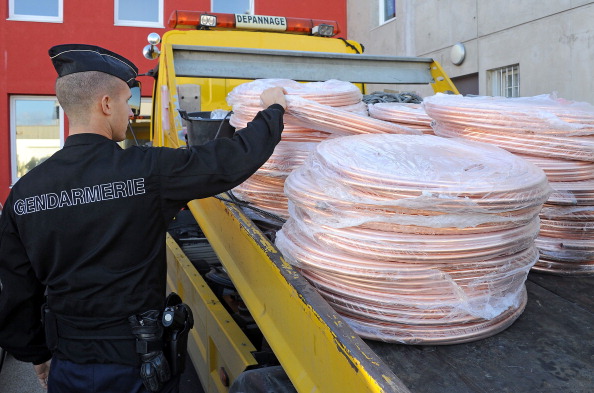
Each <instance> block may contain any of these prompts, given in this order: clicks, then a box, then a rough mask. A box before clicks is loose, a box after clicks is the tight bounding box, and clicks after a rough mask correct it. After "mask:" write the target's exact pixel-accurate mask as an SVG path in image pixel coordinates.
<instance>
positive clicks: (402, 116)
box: [368, 102, 434, 134]
mask: <svg viewBox="0 0 594 393" xmlns="http://www.w3.org/2000/svg"><path fill="white" fill-rule="evenodd" d="M368 111H369V116H371V117H373V118H375V119H380V120H385V121H389V122H392V123H398V124H402V125H404V126H406V127H410V128H413V129H417V130H420V131H421V132H422V133H423V134H434V132H433V128H431V121H432V120H433V119H431V118H430V117H429V116H428V115H427V113H426V112H425V109H423V107H422V106H421V104H410V103H400V102H382V103H378V104H370V105H368Z"/></svg>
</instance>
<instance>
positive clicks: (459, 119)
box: [423, 94, 594, 275]
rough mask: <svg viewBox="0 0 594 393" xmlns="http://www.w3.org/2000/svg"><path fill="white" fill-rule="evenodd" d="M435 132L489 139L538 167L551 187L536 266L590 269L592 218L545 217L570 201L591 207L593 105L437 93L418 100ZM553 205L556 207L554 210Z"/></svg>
mask: <svg viewBox="0 0 594 393" xmlns="http://www.w3.org/2000/svg"><path fill="white" fill-rule="evenodd" d="M423 106H424V107H425V110H426V111H427V113H428V114H429V115H430V116H431V117H432V118H433V119H434V122H433V123H432V124H433V128H434V130H435V133H436V134H437V135H440V136H445V137H461V138H465V139H468V140H474V141H480V142H487V143H491V144H494V145H497V146H499V147H502V148H505V149H507V150H509V151H511V152H514V153H516V154H518V155H520V156H522V157H523V158H524V159H526V160H528V161H530V162H532V163H534V164H535V165H537V166H539V167H540V168H542V169H543V170H544V171H545V173H546V174H547V176H548V179H549V181H550V182H551V186H552V188H553V189H554V192H553V193H552V194H551V196H550V198H549V200H548V201H547V205H546V206H551V207H550V208H549V207H545V209H544V210H543V214H542V215H541V219H542V222H541V226H542V231H541V234H540V236H539V239H538V240H537V243H536V244H537V245H538V247H539V249H540V251H541V258H540V260H539V262H538V263H537V264H536V265H535V267H534V269H535V270H539V271H545V272H551V273H557V274H568V275H569V274H574V273H575V274H588V273H590V274H594V253H593V252H592V248H594V245H592V246H590V243H592V238H594V235H592V231H593V230H594V229H593V228H594V222H593V221H592V218H593V217H592V216H590V217H589V218H588V219H587V220H579V221H576V220H574V219H573V217H572V216H570V215H565V214H561V215H560V217H559V216H558V217H556V218H554V219H553V218H550V217H547V216H548V215H549V213H545V211H548V212H550V211H551V209H555V210H557V211H558V212H560V211H562V210H563V209H565V208H566V207H569V206H589V207H590V208H589V209H590V210H592V209H594V106H592V105H590V104H588V103H584V102H574V101H569V100H565V99H561V98H557V97H556V96H555V95H539V96H535V97H522V98H503V97H462V96H451V95H449V96H446V95H443V94H437V95H435V96H432V97H427V98H425V99H424V101H423ZM555 206H558V207H559V208H556V207H555Z"/></svg>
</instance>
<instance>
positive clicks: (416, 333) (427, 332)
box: [343, 289, 527, 345]
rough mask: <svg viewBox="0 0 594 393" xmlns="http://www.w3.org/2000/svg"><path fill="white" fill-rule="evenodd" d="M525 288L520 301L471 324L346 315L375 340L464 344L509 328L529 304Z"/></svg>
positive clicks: (362, 331) (352, 324)
mask: <svg viewBox="0 0 594 393" xmlns="http://www.w3.org/2000/svg"><path fill="white" fill-rule="evenodd" d="M526 302H527V296H526V290H525V289H523V290H522V291H521V293H520V294H519V302H518V303H519V304H518V305H517V306H515V307H510V308H509V309H508V310H506V312H504V313H502V314H500V315H499V316H498V317H496V318H493V319H491V320H483V321H480V320H479V321H475V322H474V323H468V324H461V325H456V324H451V325H445V326H437V327H432V328H429V329H420V328H419V327H418V326H410V325H399V324H393V323H378V322H377V321H374V320H370V319H365V318H355V317H353V316H348V315H344V314H346V312H345V311H344V310H343V316H344V318H345V320H346V321H347V323H348V324H349V325H350V326H351V327H352V328H353V330H354V331H355V332H356V333H357V334H359V335H360V336H362V337H364V338H368V339H372V340H380V341H387V342H397V343H402V344H426V345H442V344H461V343H465V342H471V341H476V340H480V339H483V338H487V337H490V336H493V335H495V334H497V333H499V332H501V331H503V330H505V329H507V328H508V327H509V326H510V325H511V324H512V323H513V322H514V321H515V320H516V319H518V317H519V316H520V315H521V314H522V312H523V311H524V309H525V307H526Z"/></svg>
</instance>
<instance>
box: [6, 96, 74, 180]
mask: <svg viewBox="0 0 594 393" xmlns="http://www.w3.org/2000/svg"><path fill="white" fill-rule="evenodd" d="M17 100H30V101H33V100H36V101H55V102H58V98H57V97H56V96H36V95H20V94H15V95H11V96H10V99H9V101H10V186H11V187H12V186H13V185H14V184H15V183H16V182H17V181H18V180H19V179H20V177H19V176H18V160H17V143H16V142H17V134H16V101H17ZM58 108H60V109H59V111H60V112H59V113H60V119H59V120H60V122H59V125H58V127H59V131H58V132H59V133H60V149H61V148H62V147H63V146H64V130H65V122H64V110H63V109H62V106H60V104H58Z"/></svg>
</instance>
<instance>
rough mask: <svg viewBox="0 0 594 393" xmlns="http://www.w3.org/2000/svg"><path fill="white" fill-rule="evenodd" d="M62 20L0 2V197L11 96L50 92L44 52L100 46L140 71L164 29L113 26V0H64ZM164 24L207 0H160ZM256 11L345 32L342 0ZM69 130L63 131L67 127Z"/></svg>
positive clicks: (272, 0) (263, 3) (4, 186)
mask: <svg viewBox="0 0 594 393" xmlns="http://www.w3.org/2000/svg"><path fill="white" fill-rule="evenodd" d="M63 4H64V8H63V23H42V22H22V21H11V20H7V18H8V1H2V2H0V108H1V109H0V201H1V202H2V203H4V200H5V199H6V197H7V196H8V193H9V191H10V118H9V116H10V99H9V97H10V96H11V95H49V96H53V95H54V94H55V92H54V82H55V79H56V72H55V71H54V68H53V66H52V63H51V61H50V59H49V57H48V55H47V51H48V49H49V48H50V47H51V46H53V45H57V44H64V43H81V44H92V45H99V46H102V47H105V48H107V49H110V50H112V51H114V52H117V53H119V54H121V55H123V56H125V57H127V58H129V59H130V60H132V61H133V62H134V63H135V64H136V65H137V66H138V68H139V70H140V72H141V73H144V72H146V71H148V70H149V69H151V68H153V67H154V66H155V65H156V61H149V60H146V59H145V58H144V57H143V56H142V48H143V47H144V46H145V45H147V41H146V37H147V35H148V34H149V33H151V32H157V33H159V34H161V35H162V34H163V33H164V32H165V31H166V30H167V29H157V28H151V27H127V26H114V4H115V1H114V0H94V1H80V0H63ZM164 8H165V9H164V24H165V25H167V20H168V18H169V15H170V14H171V12H172V11H173V10H175V9H180V10H200V11H210V0H167V1H164ZM255 13H256V14H259V15H275V16H290V17H303V18H316V19H331V20H336V21H338V23H339V26H340V28H341V31H342V32H343V33H342V34H340V36H343V37H345V32H346V1H345V0H327V1H324V2H320V1H316V0H301V1H298V2H288V1H278V0H255ZM149 85H150V83H145V85H144V87H143V96H150V94H151V88H152V86H149ZM66 132H67V131H66Z"/></svg>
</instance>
